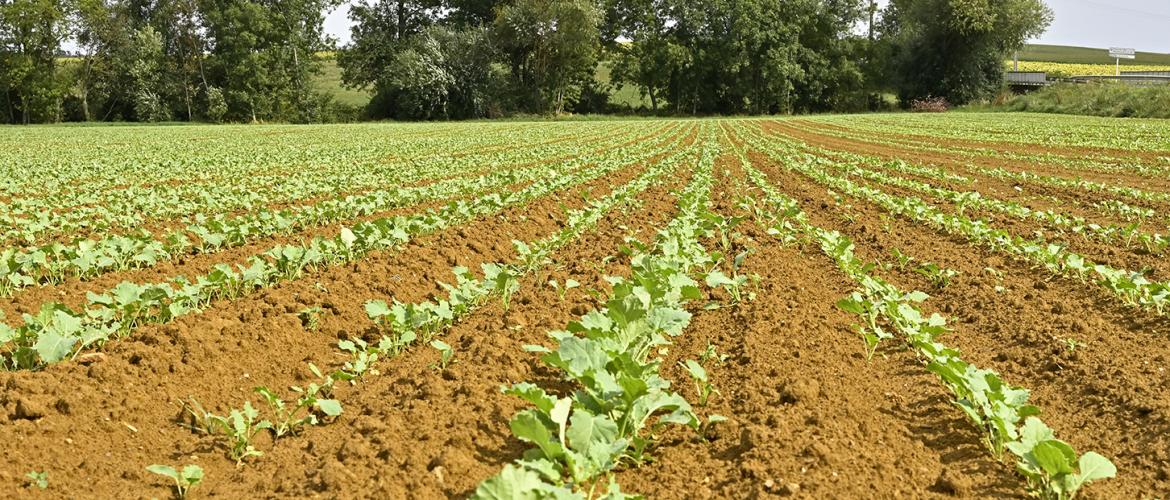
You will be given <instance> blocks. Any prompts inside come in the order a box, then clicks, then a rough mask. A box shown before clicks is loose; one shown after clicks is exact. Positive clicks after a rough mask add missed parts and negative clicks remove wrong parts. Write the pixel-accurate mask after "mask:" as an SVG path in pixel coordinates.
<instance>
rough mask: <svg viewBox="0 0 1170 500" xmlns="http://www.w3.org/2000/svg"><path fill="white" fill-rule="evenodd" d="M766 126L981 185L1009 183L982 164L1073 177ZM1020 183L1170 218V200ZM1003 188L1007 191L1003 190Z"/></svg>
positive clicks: (822, 144) (1052, 169) (1060, 172)
mask: <svg viewBox="0 0 1170 500" xmlns="http://www.w3.org/2000/svg"><path fill="white" fill-rule="evenodd" d="M765 129H766V130H768V131H770V132H772V133H777V134H780V135H784V136H787V137H792V138H796V139H798V140H801V141H805V142H808V143H809V144H815V145H818V146H820V147H823V148H826V149H830V150H839V151H849V152H852V153H856V154H863V155H871V156H875V157H878V158H884V159H901V160H905V161H908V162H911V163H916V164H927V165H934V166H942V167H946V168H948V169H952V170H953V171H955V172H956V173H958V174H960V175H964V176H967V177H971V178H974V179H976V180H977V183H978V184H979V185H982V184H984V183H987V184H989V185H995V184H999V185H1000V186H1002V185H1004V184H1006V183H1003V182H1000V181H995V179H992V178H990V177H988V176H987V175H986V174H984V173H982V172H981V171H980V170H979V168H978V167H979V166H985V167H991V168H1003V169H1006V170H1009V171H1016V172H1020V171H1026V172H1030V173H1034V174H1038V175H1049V176H1058V177H1065V178H1071V176H1070V175H1068V173H1067V172H1065V171H1063V169H1061V168H1059V167H1046V166H1044V165H1039V164H1028V165H1027V166H1026V167H1024V168H1021V166H1020V165H1019V164H1018V163H1016V162H1006V161H1000V160H995V159H993V158H965V157H961V156H958V155H947V154H942V153H933V152H923V151H913V152H912V151H907V150H905V149H897V148H892V147H889V146H885V145H880V144H873V143H867V142H861V141H853V140H848V139H839V138H835V137H832V136H828V135H819V134H810V133H807V132H804V131H802V130H800V129H797V128H794V127H790V126H786V125H783V124H782V123H781V122H768V123H767V124H765ZM1103 182H1110V181H1103ZM1131 182H1132V180H1131ZM1017 185H1018V186H1023V189H1025V190H1026V191H1028V192H1035V193H1039V194H1042V195H1047V196H1053V197H1056V198H1058V199H1060V200H1062V201H1065V202H1068V203H1070V204H1071V203H1072V201H1073V200H1075V201H1076V202H1077V203H1079V204H1080V205H1081V206H1085V207H1090V206H1091V205H1092V204H1093V203H1100V202H1105V201H1109V200H1121V201H1124V202H1126V203H1129V204H1130V205H1134V206H1138V207H1149V208H1153V209H1155V210H1156V211H1157V212H1158V215H1159V216H1160V217H1159V218H1160V219H1161V222H1162V223H1166V222H1167V221H1170V202H1157V201H1153V202H1151V201H1146V200H1140V199H1136V198H1133V197H1129V196H1121V195H1116V194H1112V193H1099V192H1093V191H1088V190H1083V189H1075V188H1061V187H1054V186H1049V185H1046V184H1042V183H1039V182H1032V181H1029V182H1022V183H1014V184H1012V188H1013V189H1014V188H1015V187H1016V186H1017ZM999 192H1003V191H1002V190H1001V191H999ZM1102 215H1103V214H1102Z"/></svg>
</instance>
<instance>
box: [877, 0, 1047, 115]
mask: <svg viewBox="0 0 1170 500" xmlns="http://www.w3.org/2000/svg"><path fill="white" fill-rule="evenodd" d="M1051 22H1052V11H1051V10H1050V9H1049V8H1048V7H1047V6H1046V5H1044V3H1043V2H1041V1H1040V0H1009V1H999V2H987V1H986V0H893V1H892V2H890V5H889V7H887V9H886V10H885V11H884V12H883V16H882V26H881V30H880V31H881V32H882V43H883V44H886V45H888V46H889V50H890V52H889V53H890V54H891V55H890V62H889V64H890V67H891V73H892V75H891V79H892V83H893V86H894V87H895V88H897V89H898V97H899V98H900V100H901V101H902V102H903V103H904V104H908V103H910V102H911V101H912V100H915V99H922V98H928V97H942V98H945V99H946V100H947V101H949V102H950V103H951V104H956V105H957V104H966V103H968V102H971V101H974V100H978V99H983V98H988V97H990V96H991V95H993V94H994V93H995V92H997V91H998V90H999V89H1000V88H1001V86H1002V84H1003V60H1004V59H1005V58H1006V57H1007V56H1009V55H1010V54H1011V52H1012V51H1014V50H1016V49H1019V48H1021V47H1023V45H1024V42H1025V41H1027V40H1028V39H1030V38H1033V37H1035V36H1036V35H1039V34H1041V33H1043V32H1044V30H1045V29H1046V28H1047V27H1048V24H1049V23H1051Z"/></svg>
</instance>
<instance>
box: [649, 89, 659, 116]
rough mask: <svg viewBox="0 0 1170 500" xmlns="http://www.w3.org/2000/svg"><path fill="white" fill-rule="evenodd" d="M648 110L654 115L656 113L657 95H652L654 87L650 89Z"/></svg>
mask: <svg viewBox="0 0 1170 500" xmlns="http://www.w3.org/2000/svg"><path fill="white" fill-rule="evenodd" d="M650 109H653V110H654V113H655V114H657V113H658V95H657V94H655V93H654V87H650Z"/></svg>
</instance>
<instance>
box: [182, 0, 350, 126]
mask: <svg viewBox="0 0 1170 500" xmlns="http://www.w3.org/2000/svg"><path fill="white" fill-rule="evenodd" d="M332 5H334V3H333V0H263V1H255V0H200V4H199V9H200V11H201V12H202V18H203V23H204V27H205V28H206V30H207V37H208V40H209V43H208V45H209V51H210V56H211V57H209V58H208V63H209V65H210V66H211V68H210V70H211V71H212V72H213V76H212V79H213V80H215V81H216V82H219V87H220V88H222V89H223V93H224V98H225V100H226V102H227V105H228V108H229V110H230V111H229V115H228V118H229V119H237V120H238V119H250V120H252V121H258V120H261V119H265V120H268V119H285V120H292V121H312V120H313V119H315V116H314V114H315V111H316V107H317V105H318V101H316V99H318V96H317V94H316V93H315V92H314V91H313V90H312V87H311V82H310V78H311V76H312V75H313V74H316V73H317V72H319V71H320V63H319V61H317V60H316V56H315V54H316V53H317V52H318V51H320V50H324V49H326V48H328V47H330V42H329V40H328V39H327V38H325V36H324V30H323V28H322V25H323V22H324V13H325V12H326V11H327V10H328V9H330V8H331V6H332Z"/></svg>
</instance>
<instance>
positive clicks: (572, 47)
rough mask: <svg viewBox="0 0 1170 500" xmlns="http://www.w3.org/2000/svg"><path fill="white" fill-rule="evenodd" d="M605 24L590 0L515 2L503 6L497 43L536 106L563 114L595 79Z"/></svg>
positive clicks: (524, 94)
mask: <svg viewBox="0 0 1170 500" xmlns="http://www.w3.org/2000/svg"><path fill="white" fill-rule="evenodd" d="M600 22H601V13H600V11H599V9H598V7H597V5H596V4H595V3H593V2H592V1H590V0H514V1H513V2H512V3H510V4H508V5H505V6H503V7H501V8H500V9H499V13H498V15H497V17H496V21H495V25H494V26H495V33H496V39H497V43H498V44H499V47H500V49H501V50H502V51H503V52H504V54H506V56H507V58H508V59H509V63H510V65H511V68H512V75H513V78H514V79H515V83H516V86H517V89H518V90H519V92H520V96H519V97H520V98H521V99H522V100H526V101H527V104H528V105H529V106H531V107H530V109H531V110H533V111H551V112H555V113H559V112H561V111H562V110H564V108H565V103H566V101H567V100H568V99H571V98H573V97H574V95H575V94H576V93H577V92H579V91H580V89H581V85H582V84H583V83H585V82H586V81H587V80H588V79H590V78H592V77H593V71H594V69H595V68H596V66H597V55H598V49H599V41H600V31H599V26H600ZM522 104H524V103H523V102H522Z"/></svg>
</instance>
